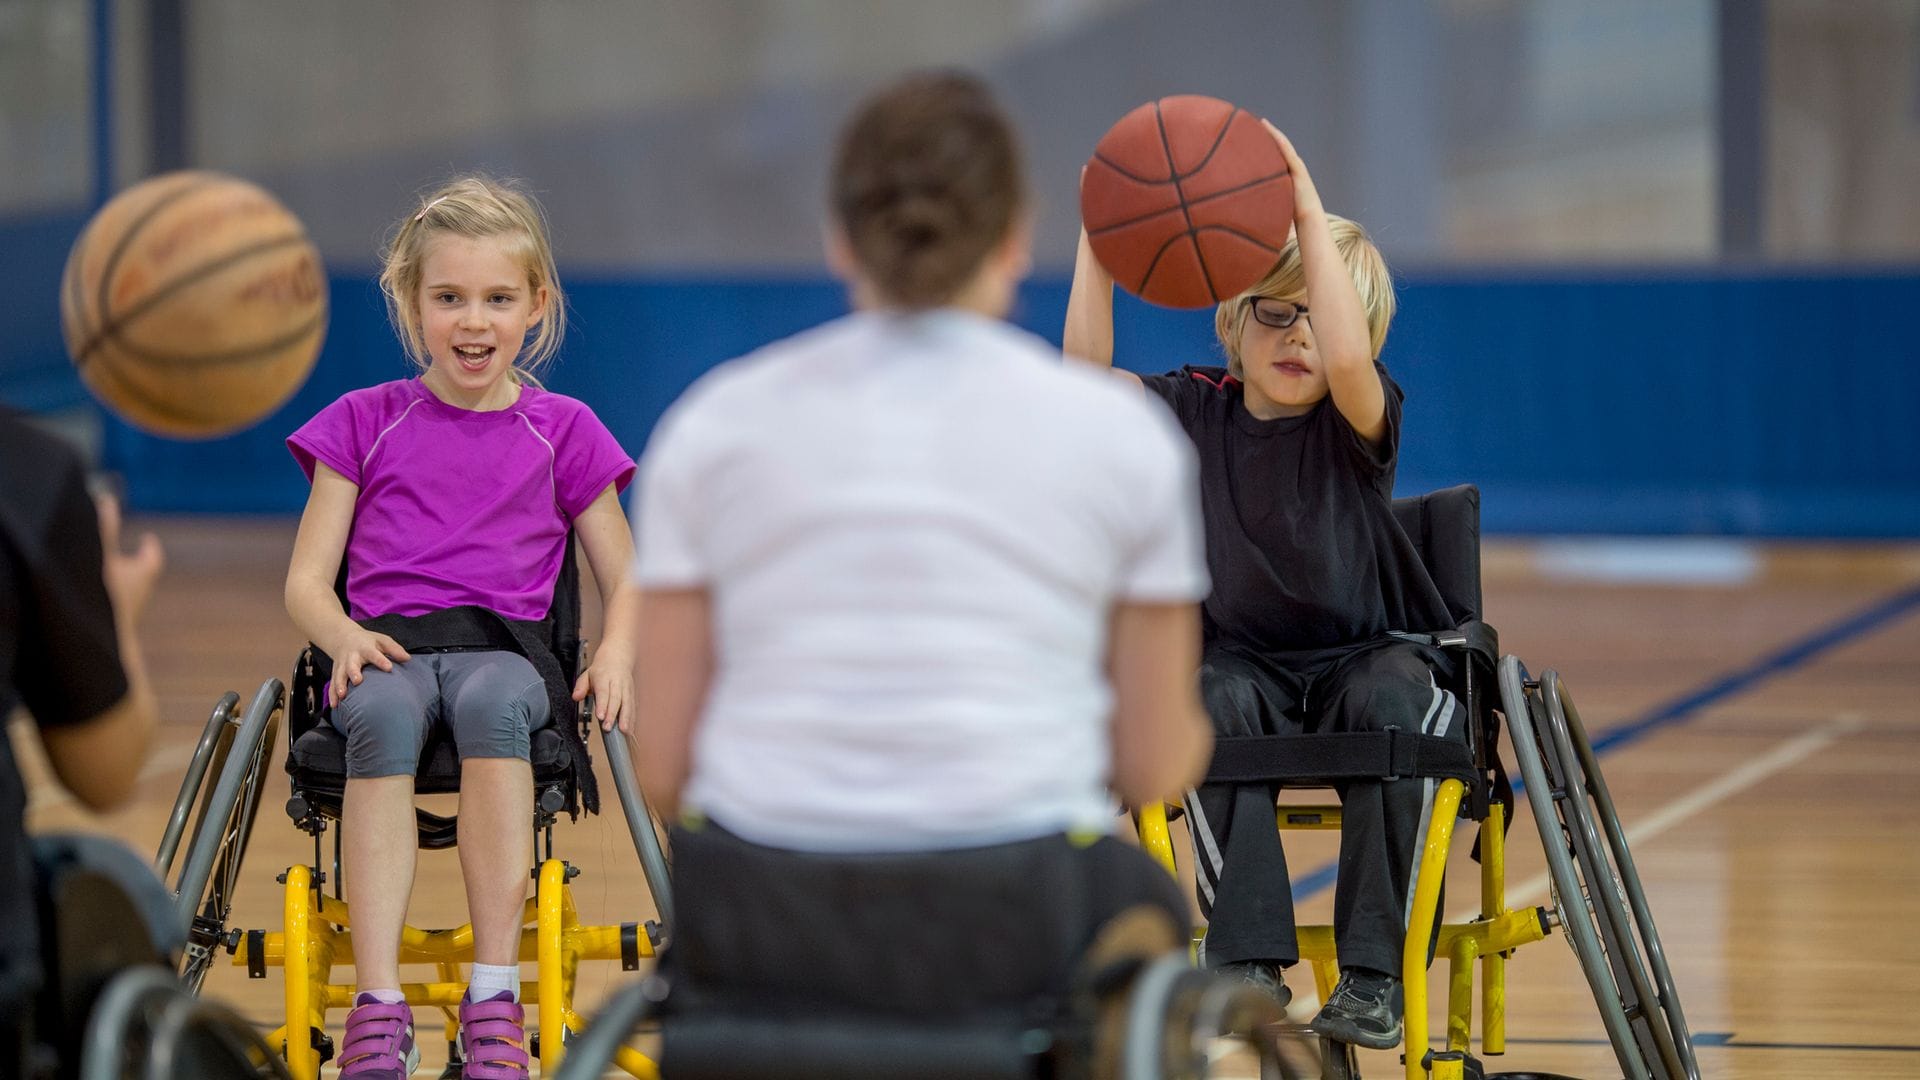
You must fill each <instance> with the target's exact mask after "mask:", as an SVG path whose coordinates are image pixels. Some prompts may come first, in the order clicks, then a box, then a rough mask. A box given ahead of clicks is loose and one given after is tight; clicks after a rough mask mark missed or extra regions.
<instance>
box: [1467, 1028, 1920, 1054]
mask: <svg viewBox="0 0 1920 1080" xmlns="http://www.w3.org/2000/svg"><path fill="white" fill-rule="evenodd" d="M1479 1041H1480V1040H1478V1039H1475V1040H1474V1043H1475V1044H1476V1045H1477V1044H1478V1043H1479ZM1507 1042H1508V1044H1509V1045H1511V1044H1514V1043H1520V1044H1523V1045H1526V1046H1612V1045H1613V1043H1611V1042H1609V1041H1608V1040H1606V1039H1516V1038H1513V1037H1511V1036H1509V1037H1508V1038H1507ZM1693 1048H1694V1049H1696V1050H1813V1051H1828V1052H1833V1053H1876V1054H1920V1046H1907V1045H1904V1044H1900V1043H1816V1042H1749V1041H1747V1040H1745V1039H1741V1038H1739V1037H1737V1036H1735V1035H1734V1033H1733V1032H1731V1031H1711V1032H1702V1033H1700V1034H1698V1035H1695V1036H1694V1037H1693Z"/></svg>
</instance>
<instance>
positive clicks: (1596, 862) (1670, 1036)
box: [1540, 670, 1700, 1080]
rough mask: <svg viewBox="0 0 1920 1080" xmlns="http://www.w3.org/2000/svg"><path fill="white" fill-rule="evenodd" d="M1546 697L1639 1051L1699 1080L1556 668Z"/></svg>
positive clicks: (1551, 733)
mask: <svg viewBox="0 0 1920 1080" xmlns="http://www.w3.org/2000/svg"><path fill="white" fill-rule="evenodd" d="M1540 696H1541V700H1542V703H1543V704H1544V705H1545V717H1546V721H1547V735H1548V737H1550V739H1551V741H1552V744H1553V748H1554V752H1555V755H1556V756H1557V758H1558V759H1559V761H1560V762H1561V763H1562V764H1563V766H1564V769H1563V772H1562V775H1563V776H1567V777H1574V778H1577V779H1578V780H1579V781H1580V783H1579V785H1578V790H1579V791H1580V792H1581V793H1583V796H1584V797H1582V798H1578V799H1576V801H1577V802H1579V803H1581V811H1582V812H1581V814H1580V815H1579V821H1578V825H1577V826H1576V827H1575V828H1573V829H1572V831H1571V834H1572V835H1571V838H1572V840H1573V845H1574V851H1575V854H1576V856H1577V858H1578V861H1579V863H1580V867H1581V872H1582V876H1583V877H1584V878H1585V879H1586V881H1587V882H1588V883H1589V886H1590V888H1591V883H1593V882H1595V881H1598V882H1601V883H1602V888H1601V889H1600V890H1599V893H1600V902H1599V903H1598V904H1597V905H1595V907H1596V910H1595V915H1596V916H1597V917H1598V919H1599V922H1600V927H1601V931H1602V937H1603V938H1604V940H1605V944H1606V947H1607V956H1608V958H1609V959H1610V960H1611V961H1612V963H1613V972H1614V977H1615V980H1616V983H1617V984H1618V985H1619V986H1620V988H1621V990H1622V992H1623V993H1625V992H1627V991H1631V993H1632V998H1631V999H1630V1000H1627V1001H1626V1002H1624V1004H1625V1006H1626V1010H1627V1015H1628V1017H1629V1018H1630V1019H1631V1020H1632V1021H1633V1028H1634V1033H1635V1035H1636V1036H1637V1037H1638V1038H1639V1041H1640V1049H1641V1053H1642V1054H1643V1055H1644V1056H1645V1058H1646V1060H1647V1062H1648V1063H1649V1064H1652V1063H1654V1062H1655V1061H1656V1060H1657V1061H1658V1062H1659V1064H1660V1065H1661V1066H1662V1070H1663V1072H1662V1073H1661V1074H1660V1075H1662V1077H1663V1080H1682V1078H1684V1080H1699V1077H1700V1069H1699V1065H1698V1063H1697V1062H1696V1061H1695V1060H1694V1054H1693V1041H1692V1036H1691V1034H1690V1032H1689V1031H1688V1029H1687V1021H1686V1015H1685V1013H1684V1012H1683V1011H1682V1010H1681V1007H1680V996H1679V994H1678V992H1677V991H1675V989H1674V986H1673V975H1672V972H1671V971H1670V970H1669V968H1668V967H1667V958H1666V950H1665V949H1664V948H1663V947H1662V945H1661V943H1660V932H1659V929H1658V928H1657V927H1656V926H1655V925H1654V921H1653V913H1652V911H1651V910H1650V908H1649V906H1648V904H1647V896H1646V891H1645V890H1644V889H1643V888H1642V887H1641V884H1640V873H1639V870H1638V869H1637V868H1635V866H1634V864H1633V854H1632V852H1630V851H1629V850H1628V849H1627V838H1626V830H1625V829H1624V828H1623V827H1622V826H1621V824H1620V816H1619V814H1617V813H1616V812H1615V810H1614V805H1613V796H1612V795H1611V794H1610V793H1609V792H1608V791H1607V782H1606V779H1605V777H1604V776H1602V775H1601V772H1600V763H1599V761H1598V759H1597V758H1596V757H1595V756H1594V753H1593V745H1592V743H1590V742H1589V741H1588V740H1587V733H1586V728H1585V726H1584V725H1582V724H1581V722H1580V711H1579V709H1578V708H1576V707H1575V706H1574V703H1573V698H1572V696H1571V695H1570V694H1568V692H1567V688H1566V684H1565V683H1564V682H1563V681H1562V680H1561V678H1560V675H1559V673H1558V672H1556V671H1552V670H1548V671H1545V672H1543V673H1541V676H1540ZM1596 819H1597V820H1598V822H1599V824H1600V827H1601V832H1602V833H1603V834H1604V837H1605V844H1604V846H1603V845H1602V842H1601V836H1600V835H1597V834H1596V832H1595V830H1594V823H1595V820H1596ZM1607 885H1611V886H1612V887H1611V888H1608V887H1605V886H1607Z"/></svg>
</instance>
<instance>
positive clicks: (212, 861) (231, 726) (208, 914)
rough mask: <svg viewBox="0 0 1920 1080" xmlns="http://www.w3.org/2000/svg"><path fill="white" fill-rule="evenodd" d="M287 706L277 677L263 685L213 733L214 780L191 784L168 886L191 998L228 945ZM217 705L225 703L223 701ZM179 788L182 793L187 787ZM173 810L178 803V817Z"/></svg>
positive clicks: (163, 851) (217, 714) (211, 721)
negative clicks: (187, 836) (184, 837)
mask: <svg viewBox="0 0 1920 1080" xmlns="http://www.w3.org/2000/svg"><path fill="white" fill-rule="evenodd" d="M228 696H229V697H233V696H234V695H232V694H229V695H228ZM235 700H238V699H237V698H235ZM285 703H286V686H285V685H284V684H283V683H281V681H280V680H279V679H268V680H267V681H266V682H264V683H262V684H261V685H260V689H259V691H257V692H256V693H255V694H254V697H253V702H252V704H250V705H248V706H247V710H246V712H245V713H243V714H241V715H240V716H239V718H238V719H237V720H234V721H231V722H228V723H227V724H225V725H224V726H225V729H226V730H225V733H214V734H215V740H214V741H215V749H214V752H213V754H212V755H211V756H210V758H209V765H208V770H207V771H208V772H209V773H211V775H212V777H213V782H212V786H211V787H210V788H208V787H206V781H205V777H204V775H203V777H202V778H201V780H200V781H199V782H198V783H197V784H196V785H195V786H198V787H201V788H204V789H205V791H204V794H203V797H202V798H201V799H200V800H199V802H200V811H199V816H198V818H197V819H196V821H195V823H194V828H193V836H192V839H191V840H190V841H189V842H188V844H187V854H186V862H185V864H184V865H183V866H182V867H181V870H180V876H179V878H178V879H177V880H176V881H175V882H174V884H173V893H174V902H175V904H176V908H177V910H178V912H179V915H180V920H181V922H182V924H184V925H185V926H187V928H188V930H187V947H186V951H185V955H184V957H183V959H182V960H181V966H180V980H181V982H182V983H183V984H185V986H186V987H187V989H188V990H190V991H192V992H194V993H198V992H199V990H200V986H201V984H202V983H204V982H205V981H206V977H207V972H208V970H210V969H211V968H212V966H213V962H214V958H215V953H216V952H217V951H218V950H219V949H221V948H222V947H224V946H225V945H226V940H227V917H228V916H229V915H230V914H231V913H232V911H233V897H234V893H235V891H236V890H237V889H238V888H239V885H240V865H241V863H242V862H243V861H244V860H245V857H246V852H247V841H248V840H249V839H251V838H252V836H253V822H254V819H255V817H256V816H257V815H258V812H259V809H260V796H261V793H262V792H263V791H264V790H265V788H266V781H267V770H268V769H269V768H270V766H271V761H272V756H273V747H274V742H275V739H276V737H277V736H278V734H279V730H280V719H281V714H282V711H283V707H284V705H285ZM221 704H222V705H225V704H226V701H225V699H222V702H221ZM220 720H221V710H220V709H219V708H217V707H216V709H215V710H214V716H213V717H212V718H211V719H209V721H208V730H209V732H210V733H213V729H214V727H215V724H216V722H217V721H220ZM201 741H202V743H203V744H205V743H206V742H207V736H206V735H203V736H202V740H201ZM198 757H199V753H198V752H197V751H196V753H195V758H196V759H198ZM192 779H193V778H192V776H191V773H189V780H192ZM182 790H183V793H184V791H185V788H184V787H183V789H182ZM179 811H180V806H179V805H178V804H176V806H175V812H176V814H177V813H179ZM169 828H171V824H170V825H169ZM161 854H162V855H163V856H166V859H165V863H166V864H171V862H172V853H171V852H170V851H168V850H167V846H166V844H165V843H164V842H163V844H162V849H161Z"/></svg>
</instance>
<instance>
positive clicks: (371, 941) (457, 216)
mask: <svg viewBox="0 0 1920 1080" xmlns="http://www.w3.org/2000/svg"><path fill="white" fill-rule="evenodd" d="M380 284H381V287H382V289H383V290H384V291H385V293H386V296H387V304H388V308H389V310H390V313H391V314H392V317H393V322H394V325H395V327H396V328H397V329H398V330H399V332H400V336H401V338H402V340H403V342H404V343H405V345H406V348H407V352H408V354H409V356H411V358H412V360H413V362H414V364H415V365H416V366H417V367H419V368H420V372H421V373H420V376H419V377H418V378H414V379H403V380H400V381H397V382H390V383H383V384H381V385H379V386H374V387H369V388H367V389H364V390H356V391H354V392H352V393H350V394H347V395H346V396H345V397H342V398H341V399H340V400H338V401H336V402H334V403H333V404H331V405H329V406H327V407H326V408H325V409H322V410H321V411H320V413H319V415H317V416H315V417H314V418H313V419H312V420H310V421H308V422H307V424H306V425H305V426H303V427H302V428H300V430H298V431H296V432H294V433H293V435H292V436H291V437H290V438H289V439H288V440H287V444H288V446H289V447H290V448H291V449H292V450H293V454H294V457H295V458H297V459H298V460H299V462H300V467H301V468H302V469H303V470H305V471H306V473H307V476H308V478H309V479H310V480H311V481H312V483H313V491H312V493H311V494H310V495H309V496H308V499H307V508H306V513H305V515H304V516H303V517H302V518H301V520H300V533H299V537H298V539H296V540H295V542H294V550H293V561H292V565H291V566H290V567H289V568H288V571H287V612H288V614H290V615H292V616H293V620H294V622H295V623H296V624H297V625H298V626H299V627H300V629H301V630H302V631H303V632H304V633H305V634H306V635H307V636H308V638H309V639H311V640H312V641H313V642H314V644H315V645H317V646H318V647H319V648H320V649H322V650H324V651H325V652H326V653H327V654H328V655H329V656H331V657H332V658H333V662H334V666H333V681H332V682H331V683H330V684H329V685H328V698H329V701H330V702H331V709H330V713H329V720H328V722H329V723H331V724H333V725H334V726H335V727H336V728H338V729H339V730H340V732H341V733H342V734H343V735H344V736H345V737H346V741H347V777H348V779H347V787H346V797H345V801H344V805H343V818H344V820H343V822H342V829H343V830H344V843H345V852H344V855H345V862H346V866H345V870H346V891H347V900H348V903H349V904H350V905H351V908H352V910H353V937H354V942H353V945H354V949H353V952H354V963H355V970H356V972H357V975H358V981H359V988H358V989H359V992H358V994H357V995H356V997H355V999H354V1000H355V1004H354V1008H353V1010H352V1012H351V1013H350V1014H349V1015H348V1017H347V1032H346V1042H345V1047H344V1050H343V1051H342V1053H341V1058H340V1064H341V1071H340V1074H341V1076H342V1077H345V1078H347V1080H397V1078H400V1077H404V1076H405V1075H407V1074H408V1073H410V1072H411V1071H412V1069H413V1067H414V1066H415V1065H416V1064H417V1063H418V1059H419V1053H418V1049H417V1047H416V1046H415V1043H414V1039H413V1027H412V1013H411V1010H410V1009H409V1008H408V1006H407V1004H406V1000H405V998H404V996H403V995H402V994H401V992H400V976H399V951H400V932H401V927H402V926H403V924H404V922H405V918H406V910H407V899H408V894H409V893H410V892H411V890H412V886H413V867H414V850H415V844H414V815H413V780H414V773H415V771H416V770H417V768H418V766H419V758H420V751H421V748H422V746H423V745H424V743H425V740H426V734H427V730H428V728H429V726H430V725H432V724H434V723H436V722H437V723H442V724H445V725H446V726H447V727H448V728H450V729H451V731H452V735H453V738H454V740H455V743H456V746H457V748H458V750H459V755H460V761H461V777H460V788H461V796H460V837H459V841H460V842H459V850H460V869H461V873H462V876H463V877H464V878H465V881H466V887H467V905H468V910H469V914H470V917H471V919H472V923H473V944H474V961H475V962H474V965H473V975H472V982H471V985H470V986H469V989H468V992H467V995H466V998H465V999H464V1000H463V1002H462V1003H461V1006H460V1024H461V1032H462V1035H461V1041H462V1043H463V1044H464V1056H465V1058H466V1065H465V1067H464V1069H465V1071H464V1072H463V1074H462V1075H463V1076H467V1077H475V1078H482V1080H506V1078H520V1077H525V1076H526V1075H527V1071H528V1056H527V1053H526V1051H525V1049H524V1042H525V1039H524V1035H523V1031H524V1029H523V1023H524V1018H523V1013H522V1010H521V1008H520V1005H519V994H520V978H519V965H518V958H519V948H520V926H521V913H522V910H523V905H524V902H525V898H526V887H527V867H528V866H530V865H531V864H532V861H533V851H532V838H531V833H530V832H529V830H528V829H527V820H528V819H527V814H528V813H529V808H530V807H531V806H532V805H533V773H532V769H531V767H530V766H529V764H528V761H527V757H528V742H529V735H530V733H531V732H532V731H533V730H534V729H537V728H540V727H542V726H544V725H546V724H548V723H553V722H555V721H556V720H558V719H560V718H557V717H555V716H554V715H553V713H554V711H555V709H554V706H552V705H551V704H550V702H551V701H552V700H553V699H554V698H555V697H559V698H561V699H562V700H563V701H564V698H565V696H566V694H567V693H568V692H569V689H570V691H571V694H572V697H573V699H574V700H576V701H577V700H581V699H583V698H584V697H585V696H586V695H587V694H589V693H591V694H593V695H594V697H595V703H596V704H595V710H596V715H597V718H598V719H599V720H600V722H601V723H602V724H603V725H605V726H609V727H611V726H613V725H616V724H617V725H619V727H620V728H621V729H622V730H625V728H626V715H627V710H628V703H629V700H630V699H631V697H632V692H633V659H634V657H633V644H632V641H633V638H632V631H631V621H632V616H633V613H632V612H630V611H628V610H627V605H628V604H629V603H630V602H631V591H630V590H629V591H628V595H627V596H625V597H622V596H621V595H620V592H621V590H620V589H619V586H620V584H621V582H622V581H623V580H624V579H625V578H626V575H627V570H628V564H629V563H630V562H631V561H632V558H633V541H632V536H631V534H630V533H629V531H628V528H627V522H626V517H625V515H624V514H623V513H622V512H621V509H620V505H619V502H618V499H617V496H618V492H619V490H620V489H621V488H623V487H625V486H626V484H627V481H628V480H629V479H630V478H631V477H632V475H633V468H634V466H633V460H632V458H631V457H630V456H629V455H628V454H627V453H626V452H625V451H624V450H622V449H621V448H620V446H619V444H618V443H616V442H615V441H614V438H613V436H612V435H611V434H610V433H609V432H608V431H607V429H606V428H605V427H604V426H603V425H602V424H601V423H600V421H599V420H598V419H597V418H596V417H595V416H594V415H593V413H592V412H591V411H590V410H589V409H588V408H587V407H586V406H585V405H583V404H581V403H580V402H578V401H575V400H573V399H571V398H568V397H563V396H561V395H559V394H553V393H549V392H547V391H545V390H543V389H541V388H540V387H539V385H538V384H537V383H536V382H535V381H534V379H533V378H532V375H531V372H532V371H533V370H534V369H536V368H538V367H539V366H540V365H541V364H542V363H544V362H545V361H547V360H549V359H550V358H551V357H552V356H553V354H554V352H555V350H557V349H558V348H559V345H560V338H561V333H562V330H563V327H564V322H565V303H564V300H563V298H562V296H561V293H560V283H559V281H558V279H557V278H556V276H555V272H554V264H553V254H552V251H551V249H550V247H549V244H548V240H547V235H546V229H545V224H544V222H543V220H542V218H541V214H540V211H539V208H538V206H536V205H535V203H534V202H533V200H532V199H530V198H529V197H528V196H526V195H525V194H523V193H521V192H520V191H518V190H516V189H514V188H512V187H509V186H506V185H502V184H499V183H497V182H494V181H490V180H486V179H479V178H469V179H462V180H458V181H455V182H453V183H451V184H448V185H447V186H446V187H444V188H442V189H440V190H439V191H438V192H435V193H434V195H433V196H432V197H430V198H429V199H427V200H426V202H425V204H424V205H423V206H422V207H421V208H420V209H419V210H418V211H417V212H416V213H413V214H410V215H409V216H408V217H407V219H406V220H404V221H403V222H402V223H401V224H400V227H399V229H398V231H397V232H396V233H395V235H394V237H393V240H392V242H391V244H390V245H389V246H388V250H387V253H386V258H385V265H384V267H383V269H382V272H381V275H380ZM529 334H531V340H528V339H529ZM569 530H571V531H572V532H574V533H577V534H578V535H579V537H580V542H581V545H582V546H583V547H584V548H585V550H586V554H587V561H588V562H589V563H590V564H591V566H592V568H593V576H594V580H595V581H597V582H599V585H600V590H601V596H602V598H603V600H604V601H605V602H606V628H605V632H604V633H603V635H602V637H601V641H600V644H599V647H598V648H597V649H596V650H595V652H594V654H593V658H592V661H591V663H590V664H589V666H588V668H587V670H586V672H585V673H584V674H582V675H581V676H580V677H579V679H578V680H577V682H576V683H575V684H574V685H573V686H572V687H571V688H569V687H567V686H565V685H564V683H562V685H560V686H559V687H558V688H557V691H555V692H553V693H550V692H549V688H550V683H551V682H552V681H553V680H552V679H550V678H549V679H543V678H542V676H541V674H540V671H539V669H538V668H539V665H536V663H535V662H534V661H532V660H529V658H528V655H527V654H526V653H525V652H524V651H523V650H520V649H517V648H505V647H500V648H495V647H491V644H483V645H481V646H479V647H475V645H474V642H475V641H476V640H481V639H483V638H484V639H486V640H487V641H488V642H490V643H492V644H512V643H514V639H515V636H516V635H521V636H530V635H525V634H524V631H525V628H526V627H527V626H528V625H529V624H531V623H534V622H537V621H538V620H540V619H543V618H545V617H546V615H547V608H548V606H549V603H550V601H551V599H552V596H553V589H554V582H555V580H556V578H557V577H558V574H559V571H560V566H561V563H562V560H563V559H564V557H565V554H566V545H567V543H568V542H569ZM343 557H344V558H345V559H346V565H347V596H348V599H349V603H350V605H351V610H350V611H347V610H342V608H341V604H340V601H339V599H338V597H337V596H336V595H335V593H334V581H335V578H336V576H337V575H338V572H339V568H340V560H341V559H342V558H343ZM503 634H504V635H505V637H504V638H501V639H500V640H499V641H494V638H498V637H500V635H503ZM475 635H478V637H476V636H475ZM409 642H410V643H411V644H412V645H413V647H414V649H415V650H416V651H415V652H413V653H409V652H408V650H407V648H405V647H403V646H404V645H405V644H407V643H409ZM436 646H457V647H451V648H446V649H445V650H444V651H443V650H442V649H440V648H437V647H436ZM546 666H548V667H549V668H552V667H553V666H554V665H552V664H547V665H546ZM567 674H571V673H567Z"/></svg>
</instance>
